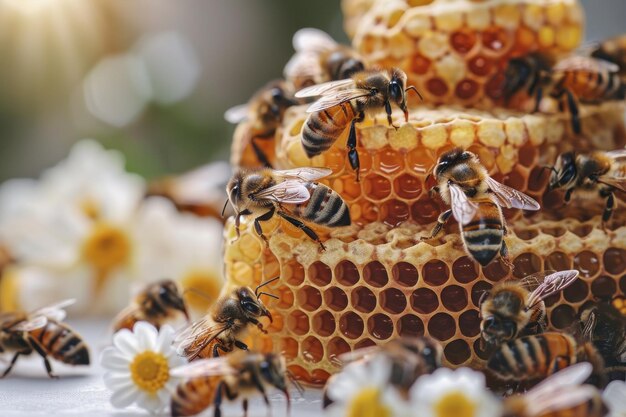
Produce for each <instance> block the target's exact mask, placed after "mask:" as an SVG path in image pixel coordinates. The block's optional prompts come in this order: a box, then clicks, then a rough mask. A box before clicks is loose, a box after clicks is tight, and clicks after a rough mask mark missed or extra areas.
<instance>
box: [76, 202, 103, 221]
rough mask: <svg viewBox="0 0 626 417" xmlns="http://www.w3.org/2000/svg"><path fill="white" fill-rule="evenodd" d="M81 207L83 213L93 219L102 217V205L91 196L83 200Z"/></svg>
mask: <svg viewBox="0 0 626 417" xmlns="http://www.w3.org/2000/svg"><path fill="white" fill-rule="evenodd" d="M79 207H80V209H81V211H82V212H83V214H84V215H85V216H87V217H88V218H90V219H91V220H97V219H98V218H99V217H100V206H99V204H98V203H97V202H96V201H94V200H93V199H91V198H86V199H84V200H82V201H81V202H80V204H79Z"/></svg>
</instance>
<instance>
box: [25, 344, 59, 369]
mask: <svg viewBox="0 0 626 417" xmlns="http://www.w3.org/2000/svg"><path fill="white" fill-rule="evenodd" d="M28 341H29V342H30V345H31V346H32V347H33V349H35V351H36V352H37V353H38V354H39V355H40V356H41V357H42V358H43V364H44V365H45V367H46V372H48V376H49V377H50V378H53V379H58V378H59V376H58V375H55V374H53V373H52V365H50V361H49V360H48V354H47V353H46V351H45V350H44V349H43V347H42V346H41V345H40V344H39V341H38V340H37V339H35V338H33V337H30V336H29V337H28Z"/></svg>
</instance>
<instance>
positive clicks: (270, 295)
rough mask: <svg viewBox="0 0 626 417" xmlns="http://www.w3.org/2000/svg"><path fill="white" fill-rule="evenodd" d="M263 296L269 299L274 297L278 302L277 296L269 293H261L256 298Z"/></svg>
mask: <svg viewBox="0 0 626 417" xmlns="http://www.w3.org/2000/svg"><path fill="white" fill-rule="evenodd" d="M262 295H267V296H268V297H272V298H273V299H275V300H278V297H277V296H275V295H274V294H270V293H268V292H260V293H259V295H257V296H256V298H259V297H260V296H262Z"/></svg>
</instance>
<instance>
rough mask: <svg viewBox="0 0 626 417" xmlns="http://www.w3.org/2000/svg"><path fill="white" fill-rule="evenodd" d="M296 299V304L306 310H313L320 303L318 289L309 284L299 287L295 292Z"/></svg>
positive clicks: (320, 297)
mask: <svg viewBox="0 0 626 417" xmlns="http://www.w3.org/2000/svg"><path fill="white" fill-rule="evenodd" d="M296 299H297V301H298V306H299V307H301V308H303V309H305V310H307V311H315V310H317V309H318V308H320V306H321V305H322V294H321V293H320V290H318V289H317V288H315V287H312V286H310V285H305V286H304V287H302V288H300V289H299V290H298V292H297V294H296Z"/></svg>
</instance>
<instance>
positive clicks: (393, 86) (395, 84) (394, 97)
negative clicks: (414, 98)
mask: <svg viewBox="0 0 626 417" xmlns="http://www.w3.org/2000/svg"><path fill="white" fill-rule="evenodd" d="M405 86H406V74H405V73H404V71H402V70H399V69H397V68H394V69H393V70H392V71H391V80H390V81H389V86H388V87H387V88H388V91H387V93H388V94H389V99H390V101H393V102H394V103H396V104H397V105H398V106H399V107H400V108H401V109H402V110H405V109H406V91H405Z"/></svg>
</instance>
